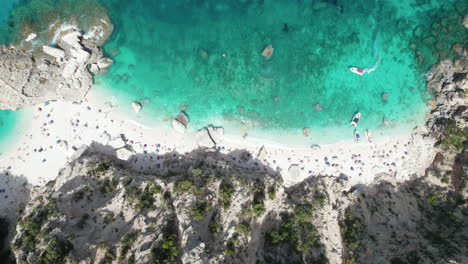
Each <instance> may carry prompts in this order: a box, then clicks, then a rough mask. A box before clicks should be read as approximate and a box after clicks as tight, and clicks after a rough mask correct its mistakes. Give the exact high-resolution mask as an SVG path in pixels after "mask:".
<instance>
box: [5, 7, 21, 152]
mask: <svg viewBox="0 0 468 264" xmlns="http://www.w3.org/2000/svg"><path fill="white" fill-rule="evenodd" d="M18 2H19V0H2V8H0V24H4V23H6V21H7V18H8V15H9V13H10V11H11V10H12V9H13V8H14V7H15V5H16V4H17V3H18ZM0 39H1V38H0ZM0 96H1V95H0ZM23 120H24V117H23V115H22V113H20V112H14V111H7V110H0V144H1V146H2V148H1V149H0V153H2V152H3V151H5V147H9V146H11V145H13V144H14V139H15V137H16V136H17V135H18V134H17V133H18V132H19V131H18V130H19V128H20V123H21V122H22V121H23ZM0 157H1V156H0Z"/></svg>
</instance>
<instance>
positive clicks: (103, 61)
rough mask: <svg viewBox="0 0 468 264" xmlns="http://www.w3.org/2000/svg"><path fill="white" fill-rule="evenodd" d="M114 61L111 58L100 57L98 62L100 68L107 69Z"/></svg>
mask: <svg viewBox="0 0 468 264" xmlns="http://www.w3.org/2000/svg"><path fill="white" fill-rule="evenodd" d="M113 63H114V61H113V60H111V59H109V58H100V59H99V60H98V62H97V66H98V67H99V69H106V68H109V67H110V66H111V65H112V64H113Z"/></svg>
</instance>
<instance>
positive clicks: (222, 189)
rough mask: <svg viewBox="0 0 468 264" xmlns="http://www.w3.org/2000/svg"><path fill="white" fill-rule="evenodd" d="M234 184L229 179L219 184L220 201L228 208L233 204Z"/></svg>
mask: <svg viewBox="0 0 468 264" xmlns="http://www.w3.org/2000/svg"><path fill="white" fill-rule="evenodd" d="M234 191H235V189H234V185H233V184H232V183H231V182H229V181H224V182H222V183H221V185H220V186H219V191H218V195H219V203H220V204H221V206H222V207H223V208H224V209H225V210H226V209H229V207H230V206H231V201H232V195H233V194H234Z"/></svg>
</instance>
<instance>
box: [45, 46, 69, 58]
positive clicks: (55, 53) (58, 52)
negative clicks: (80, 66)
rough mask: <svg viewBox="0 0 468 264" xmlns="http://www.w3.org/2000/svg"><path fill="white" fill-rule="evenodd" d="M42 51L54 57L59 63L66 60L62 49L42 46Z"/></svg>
mask: <svg viewBox="0 0 468 264" xmlns="http://www.w3.org/2000/svg"><path fill="white" fill-rule="evenodd" d="M42 51H44V53H46V54H48V55H50V56H52V57H54V58H55V60H56V61H57V62H62V61H63V59H64V58H65V51H63V50H61V49H57V48H53V47H49V46H42Z"/></svg>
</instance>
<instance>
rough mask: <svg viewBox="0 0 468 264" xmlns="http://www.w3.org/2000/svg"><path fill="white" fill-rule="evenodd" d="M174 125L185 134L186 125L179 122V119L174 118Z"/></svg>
mask: <svg viewBox="0 0 468 264" xmlns="http://www.w3.org/2000/svg"><path fill="white" fill-rule="evenodd" d="M172 127H173V128H174V130H175V131H177V132H178V133H181V134H184V133H185V129H186V127H185V126H184V124H182V123H181V122H179V121H178V120H177V119H174V120H172Z"/></svg>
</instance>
